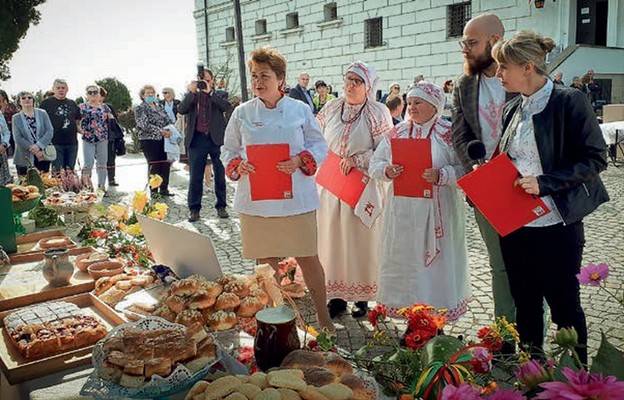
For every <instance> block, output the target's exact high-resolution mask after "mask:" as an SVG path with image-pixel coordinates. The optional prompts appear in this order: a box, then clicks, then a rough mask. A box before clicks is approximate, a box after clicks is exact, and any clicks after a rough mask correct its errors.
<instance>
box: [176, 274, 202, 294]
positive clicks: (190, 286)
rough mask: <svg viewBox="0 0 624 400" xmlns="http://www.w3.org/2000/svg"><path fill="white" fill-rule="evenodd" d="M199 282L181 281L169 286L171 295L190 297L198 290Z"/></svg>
mask: <svg viewBox="0 0 624 400" xmlns="http://www.w3.org/2000/svg"><path fill="white" fill-rule="evenodd" d="M199 284H200V283H199V282H198V281H197V280H195V279H188V278H186V279H182V280H179V281H175V282H173V283H172V284H171V294H174V295H177V296H191V295H193V294H195V293H196V292H197V291H198V290H199Z"/></svg>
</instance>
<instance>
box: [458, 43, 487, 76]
mask: <svg viewBox="0 0 624 400" xmlns="http://www.w3.org/2000/svg"><path fill="white" fill-rule="evenodd" d="M485 46H486V47H485V53H484V54H482V55H480V56H478V57H475V58H473V59H472V60H469V59H468V58H464V73H465V74H466V75H468V76H474V75H477V74H479V73H481V72H483V71H485V70H486V69H488V68H489V67H490V66H491V65H492V64H493V63H494V58H492V45H491V44H490V43H489V42H488V43H487V44H486V45H485ZM469 61H470V62H469Z"/></svg>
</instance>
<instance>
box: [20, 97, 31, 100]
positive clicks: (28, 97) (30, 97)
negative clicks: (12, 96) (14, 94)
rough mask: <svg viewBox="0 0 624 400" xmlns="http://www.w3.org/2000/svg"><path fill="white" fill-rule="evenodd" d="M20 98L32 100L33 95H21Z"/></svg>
mask: <svg viewBox="0 0 624 400" xmlns="http://www.w3.org/2000/svg"><path fill="white" fill-rule="evenodd" d="M20 99H22V100H32V99H33V97H32V96H21V97H20Z"/></svg>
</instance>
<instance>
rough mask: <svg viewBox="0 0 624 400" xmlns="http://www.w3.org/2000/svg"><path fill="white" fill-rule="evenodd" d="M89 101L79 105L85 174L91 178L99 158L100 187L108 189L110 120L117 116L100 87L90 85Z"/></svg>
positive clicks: (98, 180) (83, 172)
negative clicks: (107, 103)
mask: <svg viewBox="0 0 624 400" xmlns="http://www.w3.org/2000/svg"><path fill="white" fill-rule="evenodd" d="M86 91H87V101H86V102H85V103H82V104H80V105H79V106H78V108H79V109H80V116H81V117H82V119H81V120H80V127H81V128H82V158H83V162H84V168H83V170H82V174H83V176H88V177H89V179H90V178H91V170H92V169H93V164H94V162H95V160H97V164H96V167H97V183H98V189H100V190H106V177H107V175H108V174H107V168H106V164H107V162H108V121H109V120H110V119H113V118H115V117H114V116H113V113H112V111H111V109H110V108H109V107H108V106H107V105H106V104H103V103H102V101H101V100H102V99H101V97H100V87H99V86H97V85H89V86H87V88H86Z"/></svg>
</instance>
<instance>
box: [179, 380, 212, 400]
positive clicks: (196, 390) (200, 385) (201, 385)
mask: <svg viewBox="0 0 624 400" xmlns="http://www.w3.org/2000/svg"><path fill="white" fill-rule="evenodd" d="M208 385H209V383H208V382H206V381H199V382H197V383H196V384H195V385H193V387H192V388H191V390H190V391H189V392H188V393H187V395H186V397H184V400H193V398H194V397H195V396H197V395H199V394H203V393H204V392H205V391H206V388H208Z"/></svg>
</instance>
